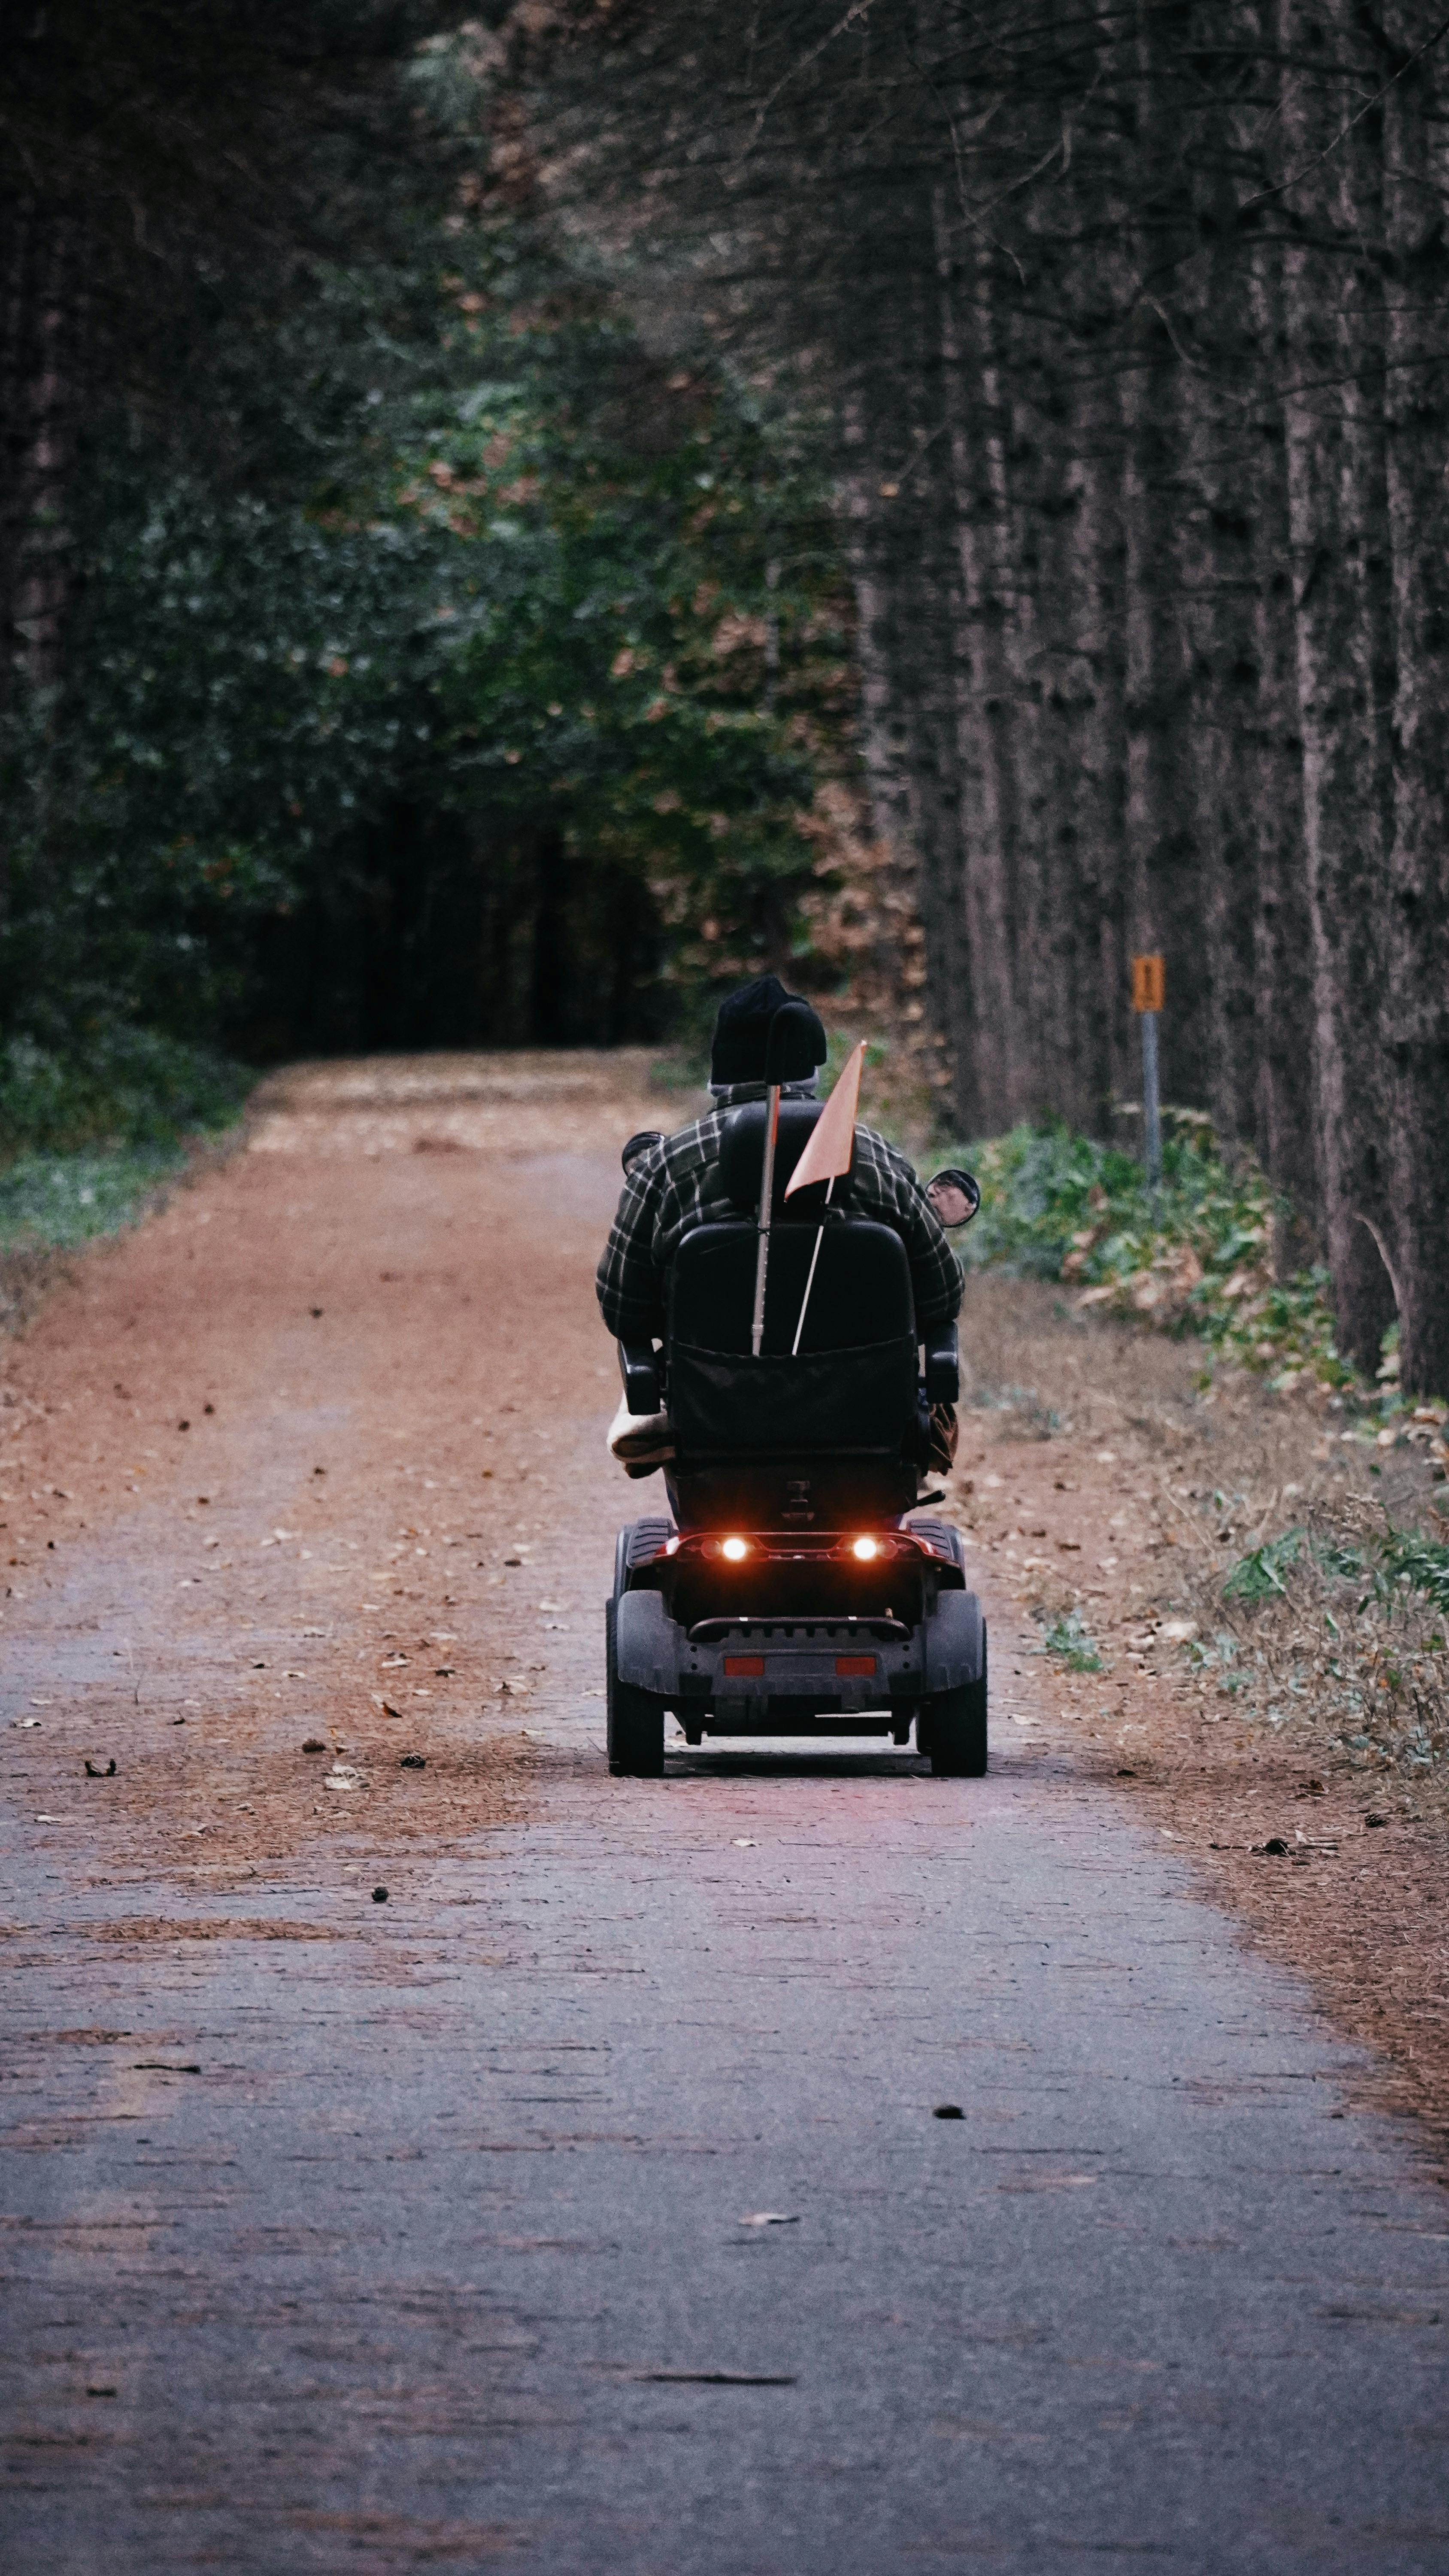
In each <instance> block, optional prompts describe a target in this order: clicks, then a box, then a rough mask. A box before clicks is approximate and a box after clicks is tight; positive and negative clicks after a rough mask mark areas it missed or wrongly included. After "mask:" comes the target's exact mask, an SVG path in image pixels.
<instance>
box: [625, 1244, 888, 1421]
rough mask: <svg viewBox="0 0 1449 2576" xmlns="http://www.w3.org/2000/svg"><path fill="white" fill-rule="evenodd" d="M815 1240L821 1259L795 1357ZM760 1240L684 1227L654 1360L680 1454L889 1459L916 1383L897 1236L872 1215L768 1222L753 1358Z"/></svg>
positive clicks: (817, 1265) (817, 1266) (816, 1270)
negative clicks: (761, 1321) (660, 1361)
mask: <svg viewBox="0 0 1449 2576" xmlns="http://www.w3.org/2000/svg"><path fill="white" fill-rule="evenodd" d="M802 1195H803V1193H802ZM790 1205H791V1209H792V1210H793V1208H794V1207H795V1205H796V1202H795V1201H794V1200H792V1201H791V1202H790ZM817 1235H818V1236H819V1238H820V1257H819V1260H818V1262H817V1263H816V1268H815V1277H814V1281H813V1283H812V1285H811V1289H810V1298H809V1304H808V1306H807V1307H806V1312H805V1328H804V1331H803V1333H802V1334H801V1336H800V1349H799V1353H798V1355H797V1354H795V1352H794V1350H793V1345H794V1341H795V1334H796V1327H797V1325H798V1322H799V1317H800V1307H801V1301H802V1299H803V1298H804V1295H805V1285H806V1280H807V1278H808V1277H809V1272H810V1264H811V1259H812V1256H813V1255H814V1252H815V1244H816V1238H817ZM758 1243H759V1237H758V1233H757V1231H756V1228H755V1227H754V1226H753V1225H751V1224H750V1223H749V1222H748V1221H746V1220H733V1221H725V1222H723V1223H718V1224H713V1225H701V1226H696V1227H695V1228H693V1230H692V1231H691V1232H690V1233H688V1234H686V1235H685V1236H684V1238H683V1240H682V1242H681V1243H680V1246H679V1249H678V1252H677V1253H676V1255H675V1259H674V1265H673V1271H672V1275H671V1280H670V1297H669V1331H668V1336H667V1340H666V1345H665V1357H666V1366H667V1371H668V1387H669V1414H670V1420H671V1422H672V1423H673V1426H674V1435H675V1441H676V1445H677V1449H678V1452H679V1455H680V1457H681V1458H688V1457H691V1456H697V1455H706V1454H707V1455H709V1456H714V1457H720V1456H734V1457H739V1456H764V1455H780V1454H784V1453H790V1454H796V1455H804V1454H806V1453H812V1454H814V1453H819V1452H821V1451H831V1450H846V1451H850V1452H852V1453H859V1452H861V1451H870V1452H874V1453H877V1454H882V1455H893V1454H897V1453H898V1452H899V1449H900V1444H901V1442H902V1441H903V1439H904V1438H905V1436H906V1434H907V1432H908V1430H909V1429H910V1427H911V1425H912V1423H913V1421H914V1419H915V1405H916V1375H917V1371H916V1321H915V1306H914V1302H913V1299H912V1296H911V1273H910V1264H909V1262H908V1260H907V1258H906V1248H905V1245H904V1244H903V1243H902V1241H901V1239H900V1236H899V1235H898V1234H896V1233H895V1232H894V1231H893V1230H892V1228H891V1227H890V1226H887V1225H879V1224H877V1223H876V1222H875V1220H874V1219H873V1218H869V1217H851V1216H846V1215H844V1214H841V1215H834V1214H831V1213H827V1214H826V1217H825V1222H824V1226H823V1228H822V1226H821V1223H820V1219H819V1216H818V1215H817V1216H816V1217H815V1219H814V1220H813V1221H805V1222H800V1221H797V1220H796V1219H795V1218H794V1217H793V1216H787V1217H785V1218H783V1219H781V1218H777V1219H776V1221H775V1224H774V1226H773V1228H772V1230H771V1236H770V1265H769V1275H768V1284H767V1290H766V1297H765V1331H764V1343H763V1348H762V1350H761V1353H760V1356H759V1357H758V1358H755V1357H754V1355H753V1354H752V1352H751V1349H750V1340H751V1324H752V1320H753V1315H754V1301H755V1265H756V1260H757V1257H758Z"/></svg>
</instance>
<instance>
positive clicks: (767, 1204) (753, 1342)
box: [750, 1030, 780, 1359]
mask: <svg viewBox="0 0 1449 2576" xmlns="http://www.w3.org/2000/svg"><path fill="white" fill-rule="evenodd" d="M773 1034H774V1032H773V1030H772V1031H771V1035H772V1036H773ZM765 1099H766V1108H765V1154H764V1160H763V1162H762V1164H761V1166H760V1248H759V1251H758V1253H757V1254H756V1256H755V1313H754V1320H753V1322H752V1323H751V1326H750V1349H751V1352H752V1353H753V1355H754V1357H755V1358H756V1359H758V1358H759V1356H760V1345H761V1343H762V1342H763V1340H764V1338H765V1280H766V1276H767V1274H768V1272H769V1267H770V1218H771V1215H772V1214H773V1212H774V1205H775V1138H776V1136H777V1135H778V1134H779V1129H780V1086H779V1084H778V1082H772V1083H771V1085H770V1087H769V1090H768V1091H767V1093H766V1095H765Z"/></svg>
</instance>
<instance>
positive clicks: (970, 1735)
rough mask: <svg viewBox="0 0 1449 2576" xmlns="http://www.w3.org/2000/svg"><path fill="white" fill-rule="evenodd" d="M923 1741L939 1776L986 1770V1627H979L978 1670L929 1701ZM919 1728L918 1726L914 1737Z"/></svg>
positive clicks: (976, 1776)
mask: <svg viewBox="0 0 1449 2576" xmlns="http://www.w3.org/2000/svg"><path fill="white" fill-rule="evenodd" d="M922 1713H923V1715H926V1718H927V1724H926V1745H927V1749H928V1750H929V1753H930V1756H931V1769H932V1772H933V1773H934V1775H935V1777H936V1778H937V1779H938V1780H980V1779H981V1778H982V1777H983V1776H984V1774H985V1770H986V1751H987V1747H986V1733H987V1726H986V1630H985V1627H984V1625H983V1627H982V1630H981V1674H980V1678H979V1680H977V1681H974V1682H963V1683H962V1685H961V1687H960V1689H959V1690H951V1691H940V1692H938V1694H937V1696H936V1697H935V1698H934V1699H933V1700H931V1701H930V1702H929V1703H928V1711H923V1712H922ZM919 1740H920V1730H919V1728H918V1729H917V1741H918V1742H919Z"/></svg>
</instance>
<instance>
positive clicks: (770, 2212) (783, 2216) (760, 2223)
mask: <svg viewBox="0 0 1449 2576" xmlns="http://www.w3.org/2000/svg"><path fill="white" fill-rule="evenodd" d="M799 2224H800V2221H799V2219H798V2218H797V2217H796V2215H795V2213H794V2212H793V2210H786V2209H752V2210H751V2211H750V2212H749V2214H748V2216H747V2217H744V2218H742V2219H741V2220H740V2225H741V2227H798V2226H799Z"/></svg>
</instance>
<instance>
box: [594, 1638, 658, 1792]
mask: <svg viewBox="0 0 1449 2576" xmlns="http://www.w3.org/2000/svg"><path fill="white" fill-rule="evenodd" d="M617 1619H618V1613H617V1608H616V1605H615V1603H614V1602H612V1601H611V1602H610V1603H609V1606H608V1609H607V1611H606V1613H605V1619H604V1646H605V1655H606V1663H605V1676H604V1677H605V1682H606V1685H607V1688H606V1697H605V1706H606V1709H607V1712H608V1747H609V1769H610V1771H611V1772H612V1773H613V1775H614V1777H615V1779H624V1780H658V1779H659V1778H661V1777H662V1774H663V1771H664V1709H665V1703H664V1701H663V1700H662V1699H661V1698H660V1696H659V1693H658V1692H657V1691H647V1690H637V1689H636V1688H635V1686H634V1684H633V1683H632V1682H621V1681H620V1679H619V1657H618V1647H617V1643H616V1639H615V1629H616V1626H617Z"/></svg>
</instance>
